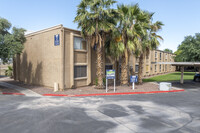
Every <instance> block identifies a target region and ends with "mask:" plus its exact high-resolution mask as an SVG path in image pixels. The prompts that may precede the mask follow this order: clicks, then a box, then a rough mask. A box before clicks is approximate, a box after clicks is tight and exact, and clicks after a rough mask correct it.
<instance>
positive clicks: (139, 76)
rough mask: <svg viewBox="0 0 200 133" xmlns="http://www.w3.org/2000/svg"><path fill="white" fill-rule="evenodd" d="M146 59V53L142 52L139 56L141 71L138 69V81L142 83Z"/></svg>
mask: <svg viewBox="0 0 200 133" xmlns="http://www.w3.org/2000/svg"><path fill="white" fill-rule="evenodd" d="M143 61H144V55H143V54H141V55H140V58H139V71H138V83H139V84H142V75H143V63H144V62H143Z"/></svg>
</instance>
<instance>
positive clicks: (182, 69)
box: [181, 66, 184, 84]
mask: <svg viewBox="0 0 200 133" xmlns="http://www.w3.org/2000/svg"><path fill="white" fill-rule="evenodd" d="M183 75H184V66H181V84H183V83H184V81H183Z"/></svg>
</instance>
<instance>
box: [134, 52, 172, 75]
mask: <svg viewBox="0 0 200 133" xmlns="http://www.w3.org/2000/svg"><path fill="white" fill-rule="evenodd" d="M132 56H133V58H135V57H134V55H132ZM174 56H175V55H174V54H171V53H168V52H164V51H161V50H152V51H150V52H149V53H148V54H147V55H145V56H144V62H143V76H144V77H147V76H153V75H158V74H165V73H169V72H174V71H175V67H174V66H171V65H170V64H155V63H156V62H174ZM133 64H135V65H134V66H133V67H135V68H134V69H133V70H134V73H135V74H137V73H138V68H139V60H138V59H137V58H135V59H134V60H133Z"/></svg>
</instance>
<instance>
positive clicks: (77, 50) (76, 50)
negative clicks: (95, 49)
mask: <svg viewBox="0 0 200 133" xmlns="http://www.w3.org/2000/svg"><path fill="white" fill-rule="evenodd" d="M74 52H82V53H87V52H88V51H87V50H82V49H74Z"/></svg>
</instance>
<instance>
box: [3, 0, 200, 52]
mask: <svg viewBox="0 0 200 133" xmlns="http://www.w3.org/2000/svg"><path fill="white" fill-rule="evenodd" d="M80 1H81V0H0V5H1V8H0V17H3V18H6V19H8V20H9V21H10V22H11V23H12V24H13V26H17V27H23V28H25V29H26V30H28V31H37V30H41V29H44V28H48V27H52V26H55V25H58V24H63V25H64V26H65V27H68V28H73V29H77V24H75V23H73V20H74V17H75V16H76V9H77V7H76V6H77V5H78V4H79V2H80ZM118 2H119V3H125V4H135V3H138V4H139V6H140V7H141V8H142V9H144V10H147V11H150V12H155V15H154V21H157V20H159V21H162V22H163V23H164V24H165V26H164V27H163V30H162V31H160V32H159V34H160V35H161V36H162V37H163V38H164V41H163V42H161V46H160V47H159V49H160V50H163V49H164V48H170V49H172V50H173V51H175V50H176V49H177V46H178V45H179V44H180V43H181V42H182V41H183V39H184V37H185V36H187V35H194V34H195V33H198V32H200V8H199V5H200V0H118Z"/></svg>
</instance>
